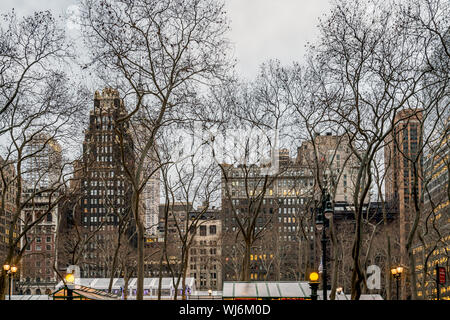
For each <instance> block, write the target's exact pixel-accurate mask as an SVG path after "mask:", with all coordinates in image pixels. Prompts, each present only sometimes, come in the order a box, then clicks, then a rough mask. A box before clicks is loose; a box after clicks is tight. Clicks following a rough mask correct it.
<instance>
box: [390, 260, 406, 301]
mask: <svg viewBox="0 0 450 320" xmlns="http://www.w3.org/2000/svg"><path fill="white" fill-rule="evenodd" d="M391 273H392V276H393V277H394V279H395V280H396V283H397V300H398V291H399V289H398V287H399V282H400V278H401V277H402V273H403V267H400V266H398V267H396V268H392V269H391Z"/></svg>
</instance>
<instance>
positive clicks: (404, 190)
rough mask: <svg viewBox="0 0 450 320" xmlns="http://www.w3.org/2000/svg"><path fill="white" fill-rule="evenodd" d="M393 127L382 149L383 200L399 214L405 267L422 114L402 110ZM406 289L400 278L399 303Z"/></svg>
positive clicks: (420, 179) (420, 164) (419, 185)
mask: <svg viewBox="0 0 450 320" xmlns="http://www.w3.org/2000/svg"><path fill="white" fill-rule="evenodd" d="M394 123H395V127H394V128H393V130H392V133H391V134H390V135H389V136H388V137H386V140H385V143H386V144H385V148H384V159H385V161H384V164H385V172H386V180H385V198H386V201H387V202H388V203H389V205H390V207H392V208H395V209H396V210H397V212H398V219H397V223H398V230H399V237H400V264H401V265H402V266H406V265H407V264H408V256H407V254H408V253H407V252H406V242H407V238H408V234H409V232H410V229H411V221H412V218H413V217H414V198H413V192H414V189H413V188H415V187H414V186H415V185H417V190H416V192H417V194H418V195H420V194H421V193H422V182H423V171H422V170H423V169H422V168H423V160H422V157H421V156H420V157H419V159H417V154H418V153H419V151H420V150H421V149H422V129H421V128H422V110H421V109H417V110H416V109H405V110H401V111H399V112H398V113H397V115H396V117H395V118H394ZM416 160H418V161H416ZM413 164H414V166H413ZM414 167H415V169H414ZM415 182H416V183H415ZM419 205H422V203H419ZM408 286H409V279H406V277H402V288H403V290H402V299H406V298H407V294H408V293H407V292H409V290H407V287H408Z"/></svg>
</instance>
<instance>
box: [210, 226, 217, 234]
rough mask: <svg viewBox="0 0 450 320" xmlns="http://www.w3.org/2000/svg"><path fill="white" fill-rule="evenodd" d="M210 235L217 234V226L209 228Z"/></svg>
mask: <svg viewBox="0 0 450 320" xmlns="http://www.w3.org/2000/svg"><path fill="white" fill-rule="evenodd" d="M209 234H216V226H215V225H212V226H209Z"/></svg>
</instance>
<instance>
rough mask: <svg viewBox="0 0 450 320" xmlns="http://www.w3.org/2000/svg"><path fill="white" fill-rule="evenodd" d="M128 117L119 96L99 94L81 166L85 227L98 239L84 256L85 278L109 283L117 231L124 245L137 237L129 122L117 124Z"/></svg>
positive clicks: (95, 99)
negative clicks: (128, 174) (128, 173)
mask: <svg viewBox="0 0 450 320" xmlns="http://www.w3.org/2000/svg"><path fill="white" fill-rule="evenodd" d="M126 115H127V111H126V109H125V106H124V103H123V100H122V99H121V98H120V97H119V92H118V91H117V90H114V89H110V88H106V89H104V90H103V91H102V93H101V94H100V93H99V92H98V91H96V92H95V97H94V109H93V110H92V111H91V112H90V117H89V128H88V129H87V130H86V131H85V140H84V143H83V163H82V173H81V179H80V189H81V192H80V193H81V196H80V201H81V204H80V208H81V214H80V219H81V225H82V226H83V227H85V230H86V232H87V233H88V234H89V233H91V234H92V233H95V234H94V235H93V237H92V238H91V241H90V243H89V244H88V249H87V250H86V252H85V254H84V263H83V264H82V266H81V273H82V276H83V277H108V276H109V275H110V274H109V273H108V270H109V269H110V265H111V261H112V256H113V252H114V248H115V246H116V245H117V238H118V232H119V228H118V226H119V225H121V224H122V223H124V221H128V224H127V225H122V226H121V228H124V230H127V231H126V232H125V237H123V238H124V239H126V238H129V237H131V238H132V236H131V235H132V233H133V231H132V230H133V228H132V226H133V225H134V224H133V223H132V213H131V195H132V190H131V188H130V185H129V183H128V179H127V177H126V174H125V171H124V164H123V162H125V166H127V167H128V168H129V169H131V172H132V171H133V169H132V166H133V163H134V161H133V141H132V138H131V134H130V132H129V122H128V121H119V119H121V118H123V117H124V116H126Z"/></svg>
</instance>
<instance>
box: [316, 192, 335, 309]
mask: <svg viewBox="0 0 450 320" xmlns="http://www.w3.org/2000/svg"><path fill="white" fill-rule="evenodd" d="M333 213H334V211H333V206H332V204H331V201H330V195H329V194H327V193H326V191H325V189H323V190H322V205H321V207H320V208H319V212H318V214H317V218H316V228H317V230H319V231H322V239H321V242H322V286H323V288H322V291H323V300H327V287H328V285H327V237H326V227H327V226H328V223H327V222H328V221H327V220H329V219H331V218H332V217H333Z"/></svg>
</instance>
